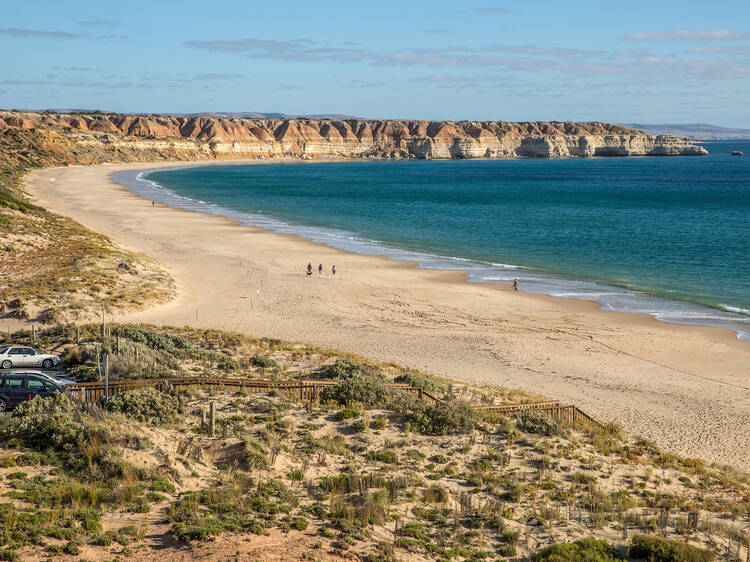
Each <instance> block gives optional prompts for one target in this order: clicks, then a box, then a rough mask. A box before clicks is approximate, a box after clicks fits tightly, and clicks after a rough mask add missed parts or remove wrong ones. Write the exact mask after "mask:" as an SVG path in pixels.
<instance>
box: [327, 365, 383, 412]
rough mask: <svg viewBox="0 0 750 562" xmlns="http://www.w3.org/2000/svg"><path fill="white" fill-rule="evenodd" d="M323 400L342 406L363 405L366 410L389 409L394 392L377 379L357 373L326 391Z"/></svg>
mask: <svg viewBox="0 0 750 562" xmlns="http://www.w3.org/2000/svg"><path fill="white" fill-rule="evenodd" d="M321 398H322V399H323V400H324V401H326V400H333V401H334V402H337V403H338V404H341V405H342V406H349V405H352V404H362V405H363V406H365V407H366V408H387V407H389V406H390V405H391V403H392V399H393V392H392V391H391V390H390V389H388V388H386V387H385V386H383V384H382V382H381V381H380V380H379V379H377V378H376V377H373V376H370V375H363V374H361V373H355V374H353V375H352V376H351V377H349V378H345V379H343V380H341V382H339V383H338V384H337V385H336V386H331V387H328V388H326V389H324V390H323V392H322V394H321Z"/></svg>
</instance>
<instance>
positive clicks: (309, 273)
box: [307, 262, 312, 277]
mask: <svg viewBox="0 0 750 562" xmlns="http://www.w3.org/2000/svg"><path fill="white" fill-rule="evenodd" d="M310 275H312V264H311V263H310V262H308V263H307V276H308V277H309V276H310Z"/></svg>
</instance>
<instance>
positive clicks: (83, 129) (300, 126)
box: [0, 111, 707, 161]
mask: <svg viewBox="0 0 750 562" xmlns="http://www.w3.org/2000/svg"><path fill="white" fill-rule="evenodd" d="M4 129H5V130H8V129H14V130H29V129H34V130H37V131H39V130H41V131H49V132H51V133H56V134H57V135H59V136H60V137H61V139H65V140H66V141H68V142H69V143H72V144H73V145H75V147H77V148H78V149H80V150H81V151H83V152H90V153H92V154H96V155H97V157H96V158H95V159H96V160H101V159H102V158H103V159H104V160H106V159H107V158H106V157H104V156H103V155H105V154H111V156H112V158H111V160H113V161H122V160H145V159H180V160H195V159H212V158H302V159H333V158H523V157H538V158H568V157H591V156H651V155H658V156H681V155H703V154H707V152H706V150H705V149H704V148H702V147H700V146H697V145H695V144H694V143H693V142H692V141H689V140H686V139H681V138H678V137H673V136H667V135H650V134H648V133H644V132H642V131H638V130H636V129H629V128H627V127H622V126H620V125H611V124H605V123H598V122H590V123H577V122H550V123H546V122H523V123H511V122H504V121H490V122H477V121H460V122H450V121H368V120H359V119H350V120H346V121H331V120H307V119H230V118H216V117H157V116H143V115H117V114H56V113H24V112H3V111H0V131H2V130H4Z"/></svg>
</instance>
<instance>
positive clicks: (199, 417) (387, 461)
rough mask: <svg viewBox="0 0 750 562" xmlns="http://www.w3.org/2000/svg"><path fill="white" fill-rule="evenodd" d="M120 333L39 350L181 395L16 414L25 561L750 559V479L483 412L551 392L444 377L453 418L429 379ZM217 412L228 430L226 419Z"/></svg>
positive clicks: (328, 359)
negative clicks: (273, 386)
mask: <svg viewBox="0 0 750 562" xmlns="http://www.w3.org/2000/svg"><path fill="white" fill-rule="evenodd" d="M109 333H110V336H109V337H105V338H102V337H101V330H100V329H99V327H97V326H82V327H78V329H77V331H76V330H75V329H73V328H71V327H65V326H58V327H55V328H50V329H48V330H46V331H43V332H41V333H39V334H37V338H38V340H37V342H36V343H37V344H40V343H44V344H45V345H49V346H51V347H55V346H57V347H58V348H60V349H66V353H65V357H66V361H67V363H68V365H70V368H71V369H78V372H79V373H81V374H83V373H84V368H86V369H90V370H91V371H93V372H94V373H96V372H97V365H96V357H97V353H98V354H101V353H103V352H108V353H110V354H111V355H110V362H111V368H113V369H114V371H113V372H111V373H110V374H111V375H112V376H113V377H115V376H116V377H119V376H122V377H123V378H132V379H144V378H154V377H158V378H162V379H163V381H162V382H163V384H160V385H159V386H158V387H149V388H134V389H131V390H128V391H126V392H123V393H121V394H117V395H116V396H114V397H113V398H112V399H111V400H110V402H109V403H108V404H106V406H104V407H102V406H99V405H89V406H85V407H79V406H76V405H74V404H72V403H71V402H69V401H68V399H67V398H66V397H65V396H62V395H59V396H56V397H54V398H50V399H45V400H42V399H39V398H36V399H34V400H31V401H29V402H27V403H24V404H22V405H21V406H19V407H18V408H17V409H16V410H15V411H14V413H13V415H12V417H10V418H8V419H6V420H5V421H4V423H3V425H2V427H1V431H2V433H1V435H0V437H1V438H2V440H3V443H4V445H3V448H2V449H1V450H0V477H1V478H0V493H2V494H3V495H4V496H5V497H6V498H7V499H6V500H5V501H3V502H0V549H2V550H0V552H2V556H3V557H5V558H17V557H21V558H39V557H44V556H64V555H71V556H75V555H78V556H82V557H85V558H86V559H90V560H95V559H101V560H108V559H113V558H118V557H119V558H125V557H126V556H129V555H132V554H133V553H136V552H137V553H138V554H139V555H141V556H143V557H148V556H165V557H168V556H169V555H170V553H171V552H172V550H171V549H182V548H189V549H190V550H189V552H190V553H191V554H192V555H194V556H196V557H199V556H208V555H209V554H210V555H211V556H218V557H223V558H232V557H234V556H236V555H237V552H247V549H248V548H249V549H253V548H255V549H259V550H258V551H257V552H256V554H255V555H254V556H256V557H264V558H265V559H270V558H274V559H283V558H286V559H301V558H308V559H310V558H312V559H321V558H326V557H335V556H339V557H351V558H353V559H362V560H436V559H441V560H447V559H450V560H472V561H474V560H504V559H530V560H539V561H549V562H552V561H556V562H557V561H567V560H570V561H573V560H588V561H602V562H611V561H613V560H620V559H627V558H628V557H631V558H632V559H642V560H675V561H676V560H689V561H692V560H695V561H704V560H712V559H716V558H720V559H729V560H742V561H744V560H745V559H746V557H747V556H748V554H747V553H748V548H749V547H750V544H748V542H749V540H750V479H749V478H748V476H747V475H744V474H741V473H739V472H736V471H734V470H732V469H729V468H725V467H716V466H710V465H708V464H706V463H704V462H702V461H700V460H697V459H689V458H684V457H680V456H678V455H674V454H671V453H668V452H665V451H662V450H660V449H659V448H658V447H656V446H655V445H654V444H653V443H650V442H649V441H646V440H644V439H640V438H634V437H630V436H627V435H625V434H623V433H622V432H621V431H619V429H618V428H617V427H615V426H612V425H603V426H599V425H575V426H570V425H565V424H562V423H560V422H558V421H555V420H553V419H550V418H549V417H548V416H546V415H544V414H541V413H539V412H534V411H526V412H524V413H522V414H520V415H519V416H518V417H510V418H509V417H502V416H498V415H496V414H493V415H491V416H490V415H479V414H478V413H477V410H476V407H477V406H479V405H482V404H488V403H502V402H503V401H506V400H508V397H509V396H514V397H516V399H518V397H519V396H521V397H522V398H523V399H526V400H529V399H531V397H530V396H526V395H523V394H519V393H517V392H515V391H508V390H502V389H497V390H496V391H492V390H490V389H487V388H476V387H472V386H467V385H460V384H458V383H454V382H450V381H445V382H443V381H440V382H441V384H444V391H443V392H442V394H443V395H445V397H446V399H445V400H444V401H439V402H437V403H432V402H428V401H422V400H420V399H419V397H418V393H416V392H415V393H410V392H405V391H404V390H402V389H400V388H399V387H393V386H388V385H389V384H390V383H392V382H396V381H406V380H410V381H412V382H414V383H417V382H418V381H419V380H420V379H418V378H410V379H407V378H402V377H404V375H405V374H406V373H409V372H410V371H407V370H406V369H403V368H401V367H399V366H397V365H392V364H378V363H372V362H366V361H363V360H361V359H360V358H357V357H354V356H351V355H345V354H336V353H334V352H330V351H325V350H320V349H317V348H312V347H308V346H301V345H296V344H287V343H284V342H279V341H275V340H258V339H252V338H246V337H244V336H240V335H237V334H229V333H223V332H217V331H212V330H205V331H204V330H194V329H190V328H156V327H152V326H136V325H120V326H118V325H113V326H111V327H110V332H109ZM76 334H77V336H78V340H79V341H78V343H76V342H75V339H76ZM29 336H30V334H23V333H17V334H15V335H14V336H13V339H14V341H17V342H23V341H27V340H26V339H25V338H27V337H29ZM118 340H119V341H118ZM258 356H262V357H265V358H267V359H270V360H272V361H273V366H267V365H270V363H267V362H265V361H264V362H263V364H258V363H259V362H258V361H255V360H254V359H253V358H255V357H258ZM136 358H137V359H136ZM118 362H121V363H118ZM118 365H119V366H118ZM126 367H127V368H126ZM185 375H191V376H214V377H215V376H219V375H221V376H230V375H231V376H235V377H244V378H274V379H276V380H284V379H292V378H294V379H297V378H307V379H312V378H323V379H324V380H326V381H330V380H334V381H336V384H334V385H333V386H331V387H330V388H329V390H328V391H326V392H324V393H323V395H322V396H321V397H320V400H319V401H304V402H302V401H299V400H298V399H297V398H295V397H294V396H292V395H287V394H285V393H284V392H282V391H277V392H273V393H271V394H253V393H251V392H248V391H247V390H245V389H234V390H233V389H226V388H216V387H196V386H191V387H181V386H176V385H174V384H169V381H170V379H172V378H173V377H175V376H185ZM420 376H424V377H425V378H426V379H429V380H431V378H430V377H428V376H427V375H420ZM114 380H116V379H114ZM415 386H417V385H416V384H415ZM420 388H421V386H420ZM424 390H426V389H424ZM329 391H330V392H329ZM433 391H434V392H438V393H440V391H437V390H435V389H433ZM428 392H429V390H428ZM210 402H213V403H214V405H215V412H216V437H209V435H208V428H207V425H206V423H205V422H204V420H205V419H206V413H207V411H208V409H209V408H208V406H209V403H210ZM287 539H288V540H287ZM274 545H281V546H274ZM274 549H276V550H274ZM295 549H296V550H295ZM261 553H262V554H261Z"/></svg>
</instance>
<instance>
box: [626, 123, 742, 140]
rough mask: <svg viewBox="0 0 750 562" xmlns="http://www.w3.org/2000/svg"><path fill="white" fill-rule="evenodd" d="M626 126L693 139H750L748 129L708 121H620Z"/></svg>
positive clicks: (654, 133)
mask: <svg viewBox="0 0 750 562" xmlns="http://www.w3.org/2000/svg"><path fill="white" fill-rule="evenodd" d="M621 124H622V125H624V126H626V127H632V128H633V129H640V130H641V131H646V132H647V133H651V134H652V135H674V136H675V137H685V138H689V139H695V140H736V139H750V129H732V128H730V127H719V126H718V125H709V124H708V123H682V124H663V125H653V124H644V123H621Z"/></svg>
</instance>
